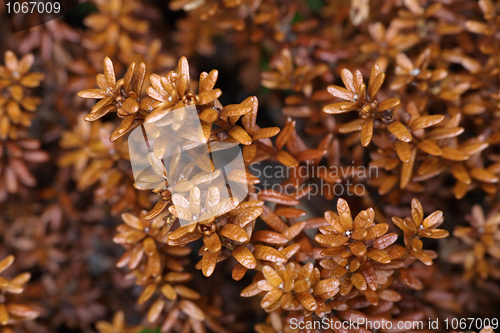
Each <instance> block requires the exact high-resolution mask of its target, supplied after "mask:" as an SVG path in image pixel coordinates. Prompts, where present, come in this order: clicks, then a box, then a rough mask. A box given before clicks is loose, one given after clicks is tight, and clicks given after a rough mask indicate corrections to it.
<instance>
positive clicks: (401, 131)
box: [387, 121, 412, 142]
mask: <svg viewBox="0 0 500 333" xmlns="http://www.w3.org/2000/svg"><path fill="white" fill-rule="evenodd" d="M387 129H388V130H389V132H391V133H392V134H394V136H395V137H396V138H398V139H399V140H401V141H403V142H410V141H411V139H412V136H411V134H410V132H409V131H408V129H407V128H406V126H405V125H403V124H401V123H400V122H399V121H395V122H392V123H391V124H390V125H389V126H387Z"/></svg>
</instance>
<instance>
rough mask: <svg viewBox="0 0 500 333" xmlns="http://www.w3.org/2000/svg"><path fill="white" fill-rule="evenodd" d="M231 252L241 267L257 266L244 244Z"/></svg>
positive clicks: (250, 267) (252, 267) (251, 267)
mask: <svg viewBox="0 0 500 333" xmlns="http://www.w3.org/2000/svg"><path fill="white" fill-rule="evenodd" d="M231 254H232V256H233V257H234V258H235V259H236V260H237V261H238V262H239V263H240V264H241V265H242V266H243V267H246V268H248V269H254V268H255V267H256V266H257V262H256V261H255V258H254V256H253V254H252V252H250V250H249V249H248V248H247V247H245V246H240V247H238V248H236V249H235V250H233V252H232V253H231Z"/></svg>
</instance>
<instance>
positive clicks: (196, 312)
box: [179, 299, 205, 321]
mask: <svg viewBox="0 0 500 333" xmlns="http://www.w3.org/2000/svg"><path fill="white" fill-rule="evenodd" d="M179 308H180V309H181V310H182V312H184V313H185V314H186V315H188V316H189V317H191V318H193V319H194V320H197V321H203V320H205V314H204V313H203V311H202V310H201V309H200V308H199V307H198V306H197V305H196V304H194V303H193V302H191V301H190V300H187V299H183V300H181V301H180V302H179Z"/></svg>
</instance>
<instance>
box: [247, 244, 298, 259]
mask: <svg viewBox="0 0 500 333" xmlns="http://www.w3.org/2000/svg"><path fill="white" fill-rule="evenodd" d="M254 256H255V259H259V260H266V261H271V262H281V263H286V262H287V261H288V259H287V257H286V256H285V255H284V254H282V253H281V252H280V251H278V250H276V249H275V248H272V247H269V246H265V245H255V252H254ZM240 263H241V262H240Z"/></svg>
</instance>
